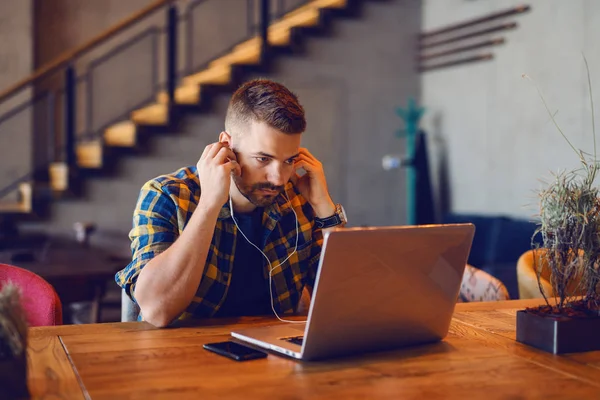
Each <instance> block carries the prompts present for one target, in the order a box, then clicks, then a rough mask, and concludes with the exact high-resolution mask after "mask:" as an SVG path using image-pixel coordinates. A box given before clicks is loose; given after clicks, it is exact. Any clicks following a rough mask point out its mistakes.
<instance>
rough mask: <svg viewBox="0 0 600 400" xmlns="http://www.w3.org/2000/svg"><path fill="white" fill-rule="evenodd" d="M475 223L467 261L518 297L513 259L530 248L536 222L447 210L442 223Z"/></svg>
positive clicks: (515, 260) (515, 264) (512, 295)
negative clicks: (491, 276)
mask: <svg viewBox="0 0 600 400" xmlns="http://www.w3.org/2000/svg"><path fill="white" fill-rule="evenodd" d="M465 222H471V223H473V224H474V225H475V237H474V238H473V245H472V247H471V253H470V254H469V260H468V263H469V264H471V265H473V266H474V267H477V268H480V269H482V270H484V271H485V272H487V273H489V274H491V275H493V276H495V277H496V278H498V279H500V280H501V281H502V282H503V283H504V284H505V285H506V288H507V289H508V292H509V293H510V297H511V298H512V299H517V298H518V297H519V291H518V285H517V260H518V259H519V257H520V256H521V255H522V254H523V253H525V252H526V251H527V250H529V249H531V238H532V236H533V234H534V233H535V230H536V228H537V224H536V223H535V222H530V221H527V220H522V219H514V218H509V217H505V216H494V215H491V216H486V215H477V214H447V215H445V216H444V218H443V223H465Z"/></svg>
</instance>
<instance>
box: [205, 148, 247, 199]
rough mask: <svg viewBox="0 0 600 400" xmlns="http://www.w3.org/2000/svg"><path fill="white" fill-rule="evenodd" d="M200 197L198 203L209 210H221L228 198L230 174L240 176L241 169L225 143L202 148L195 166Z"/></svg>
mask: <svg viewBox="0 0 600 400" xmlns="http://www.w3.org/2000/svg"><path fill="white" fill-rule="evenodd" d="M196 167H197V168H198V178H199V179H200V187H201V188H202V195H201V196H200V199H201V200H200V201H201V202H202V203H204V205H206V206H207V207H209V208H213V207H214V208H221V207H222V206H223V204H225V202H227V199H228V198H229V186H230V184H231V173H232V172H233V173H234V174H236V175H238V176H240V175H241V174H242V169H241V167H240V165H239V164H238V163H237V159H236V157H235V153H234V152H233V151H232V150H231V149H230V148H229V145H228V144H227V143H221V142H217V143H212V144H209V145H208V146H206V147H205V148H204V152H202V156H201V157H200V160H198V163H197V164H196Z"/></svg>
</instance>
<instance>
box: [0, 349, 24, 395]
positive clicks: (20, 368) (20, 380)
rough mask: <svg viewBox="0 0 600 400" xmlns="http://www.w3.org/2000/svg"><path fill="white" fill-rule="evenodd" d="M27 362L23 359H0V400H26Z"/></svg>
mask: <svg viewBox="0 0 600 400" xmlns="http://www.w3.org/2000/svg"><path fill="white" fill-rule="evenodd" d="M28 398H29V390H28V388H27V360H26V359H25V357H23V358H21V359H18V360H14V359H0V399H7V400H8V399H10V400H16V399H28Z"/></svg>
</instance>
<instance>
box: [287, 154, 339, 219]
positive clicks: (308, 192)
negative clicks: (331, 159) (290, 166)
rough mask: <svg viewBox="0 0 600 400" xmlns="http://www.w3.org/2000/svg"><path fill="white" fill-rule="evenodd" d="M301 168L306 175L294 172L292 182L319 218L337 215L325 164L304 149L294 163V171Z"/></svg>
mask: <svg viewBox="0 0 600 400" xmlns="http://www.w3.org/2000/svg"><path fill="white" fill-rule="evenodd" d="M300 167H302V168H304V170H305V171H306V174H305V175H304V176H302V177H300V176H298V175H297V174H296V172H295V171H294V174H293V176H292V182H293V183H294V184H295V185H296V187H297V188H298V190H299V191H300V193H301V194H302V196H304V198H305V199H306V200H308V202H309V203H310V205H311V206H312V208H313V209H314V210H315V213H316V214H317V217H319V218H327V217H330V216H332V215H333V214H335V204H334V203H333V201H332V200H331V197H330V196H329V191H328V189H327V180H326V179H325V172H324V171H323V164H321V162H320V161H319V160H317V159H316V158H315V157H314V156H313V155H312V154H310V152H309V151H308V150H307V149H306V148H304V147H302V148H300V155H299V156H298V158H297V159H296V162H295V163H294V169H298V168H300Z"/></svg>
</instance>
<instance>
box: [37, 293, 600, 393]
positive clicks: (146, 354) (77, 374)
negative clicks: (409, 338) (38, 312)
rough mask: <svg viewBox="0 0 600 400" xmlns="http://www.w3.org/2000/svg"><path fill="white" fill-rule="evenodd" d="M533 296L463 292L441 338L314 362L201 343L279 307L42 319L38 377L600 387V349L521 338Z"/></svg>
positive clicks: (185, 386) (440, 389)
mask: <svg viewBox="0 0 600 400" xmlns="http://www.w3.org/2000/svg"><path fill="white" fill-rule="evenodd" d="M534 304H539V301H537V300H534V301H531V300H528V301H523V300H518V301H506V302H497V303H463V304H458V305H457V307H456V312H455V316H454V319H453V321H452V324H451V327H450V333H449V335H448V337H447V338H446V339H445V340H444V341H442V342H440V343H437V344H431V345H425V346H419V347H413V348H406V349H401V350H395V351H390V352H386V353H378V354H371V355H365V356H361V357H354V358H346V359H337V360H334V361H326V362H311V363H307V362H298V361H294V360H291V359H287V358H282V357H279V356H276V355H269V357H267V358H266V359H262V360H254V361H248V362H235V361H232V360H229V359H227V358H224V357H221V356H218V355H216V354H213V353H210V352H208V351H206V350H204V349H203V348H202V345H203V344H204V343H208V342H213V341H222V340H226V339H228V338H229V332H230V331H231V329H232V325H233V324H239V325H244V326H250V325H252V326H259V325H266V324H273V323H276V322H275V321H274V319H273V318H241V319H222V320H219V319H214V320H207V321H205V322H203V323H202V324H201V325H197V326H195V327H185V328H173V329H156V328H153V327H152V326H150V325H149V324H146V323H143V322H131V323H115V324H93V325H74V326H62V327H50V328H32V329H31V330H30V344H29V354H28V355H29V367H30V372H29V373H30V375H29V387H30V390H31V393H32V395H33V397H34V398H42V397H44V396H48V398H64V399H70V398H72V399H82V398H92V399H119V398H136V399H139V398H143V399H144V400H148V399H154V398H174V399H200V398H202V399H206V398H219V399H228V398H233V399H238V398H244V399H246V398H250V399H254V398H255V399H300V398H310V399H315V398H316V399H318V398H339V399H350V398H394V399H399V398H403V399H406V398H417V399H435V398H444V399H480V398H483V399H485V400H491V399H526V398H535V399H544V400H546V399H555V398H565V399H566V398H570V399H600V352H591V353H582V354H574V355H566V356H554V355H551V354H548V353H544V352H542V351H538V350H535V349H533V348H530V347H528V346H525V345H522V344H520V343H517V342H516V341H515V312H516V310H517V309H521V308H523V307H525V306H531V305H534ZM239 325H238V327H239ZM52 395H56V397H52Z"/></svg>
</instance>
